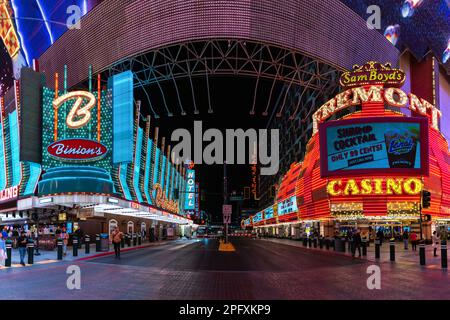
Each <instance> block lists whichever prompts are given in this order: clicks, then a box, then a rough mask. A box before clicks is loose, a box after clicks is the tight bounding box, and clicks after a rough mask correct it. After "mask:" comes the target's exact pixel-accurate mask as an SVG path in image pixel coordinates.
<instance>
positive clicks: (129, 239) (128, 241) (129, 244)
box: [127, 233, 131, 247]
mask: <svg viewBox="0 0 450 320" xmlns="http://www.w3.org/2000/svg"><path fill="white" fill-rule="evenodd" d="M127 246H128V247H131V235H130V234H129V233H127Z"/></svg>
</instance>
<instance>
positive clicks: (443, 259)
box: [441, 240, 447, 269]
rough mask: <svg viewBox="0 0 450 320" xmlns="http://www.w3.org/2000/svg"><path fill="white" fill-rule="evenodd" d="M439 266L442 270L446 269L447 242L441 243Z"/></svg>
mask: <svg viewBox="0 0 450 320" xmlns="http://www.w3.org/2000/svg"><path fill="white" fill-rule="evenodd" d="M441 266H442V269H447V241H445V240H442V241H441Z"/></svg>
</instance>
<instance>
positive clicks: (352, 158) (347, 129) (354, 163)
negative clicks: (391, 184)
mask: <svg viewBox="0 0 450 320" xmlns="http://www.w3.org/2000/svg"><path fill="white" fill-rule="evenodd" d="M319 134H320V158H321V174H322V176H331V175H342V174H364V173H376V172H389V173H395V172H397V173H407V174H421V175H427V174H428V157H427V148H428V122H427V118H402V117H385V118H364V119H351V120H342V121H330V122H327V123H322V124H321V125H320V127H319Z"/></svg>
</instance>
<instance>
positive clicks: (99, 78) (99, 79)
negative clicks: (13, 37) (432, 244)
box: [97, 73, 102, 142]
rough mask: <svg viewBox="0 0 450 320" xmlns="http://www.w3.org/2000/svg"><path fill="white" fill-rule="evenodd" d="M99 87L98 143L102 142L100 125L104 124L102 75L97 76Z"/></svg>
mask: <svg viewBox="0 0 450 320" xmlns="http://www.w3.org/2000/svg"><path fill="white" fill-rule="evenodd" d="M97 87H98V93H97V141H98V142H100V138H101V130H100V124H101V122H102V117H101V107H102V91H101V90H102V88H101V76H100V73H99V74H98V76H97Z"/></svg>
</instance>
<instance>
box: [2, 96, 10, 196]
mask: <svg viewBox="0 0 450 320" xmlns="http://www.w3.org/2000/svg"><path fill="white" fill-rule="evenodd" d="M3 103H4V100H3V97H0V110H1V111H0V161H1V163H0V190H3V189H5V188H6V184H7V180H8V174H7V171H6V158H5V157H6V151H5V137H4V134H3V130H4V123H3Z"/></svg>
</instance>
